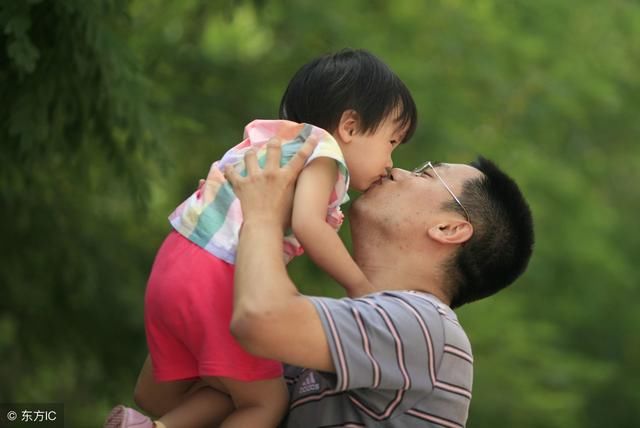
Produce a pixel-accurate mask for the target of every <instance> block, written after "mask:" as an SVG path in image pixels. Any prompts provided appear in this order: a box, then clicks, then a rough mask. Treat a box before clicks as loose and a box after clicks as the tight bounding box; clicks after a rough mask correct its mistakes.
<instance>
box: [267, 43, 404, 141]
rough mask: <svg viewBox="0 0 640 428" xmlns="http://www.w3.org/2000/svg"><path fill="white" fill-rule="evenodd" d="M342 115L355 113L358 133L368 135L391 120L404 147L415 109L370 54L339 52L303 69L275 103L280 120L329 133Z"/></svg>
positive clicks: (397, 80) (390, 74) (388, 71)
mask: <svg viewBox="0 0 640 428" xmlns="http://www.w3.org/2000/svg"><path fill="white" fill-rule="evenodd" d="M346 110H355V111H356V112H357V113H358V115H359V119H360V125H361V126H360V130H359V131H360V132H363V133H373V132H375V131H376V129H377V128H378V126H379V125H380V124H381V123H382V122H383V121H384V119H386V118H387V117H389V115H390V114H393V115H394V116H395V117H394V119H396V123H397V124H398V127H399V128H400V129H404V128H406V134H405V137H404V139H403V142H404V141H408V140H409V139H410V138H411V136H412V135H413V133H414V131H415V129H416V122H417V110H416V105H415V102H414V100H413V97H412V96H411V93H410V92H409V90H408V89H407V87H406V86H405V84H404V83H402V81H401V80H400V78H399V77H398V76H396V74H395V73H394V72H393V71H391V69H390V68H389V67H388V66H387V65H386V64H385V63H383V62H382V61H380V60H379V59H378V58H376V57H375V56H374V55H373V54H371V53H369V52H367V51H365V50H361V49H343V50H341V51H339V52H336V53H333V54H328V55H325V56H321V57H319V58H316V59H314V60H312V61H311V62H309V63H307V64H305V65H303V66H302V67H301V68H300V69H299V70H298V71H297V72H296V74H295V75H294V76H293V77H292V78H291V81H290V82H289V86H288V87H287V89H286V90H285V92H284V95H283V96H282V101H281V102H280V112H279V115H280V119H287V120H292V121H294V122H304V123H309V124H311V125H315V126H319V127H320V128H324V129H325V130H327V131H329V132H331V133H333V132H335V130H336V129H337V127H338V125H339V123H340V118H341V117H342V114H343V113H344V112H345V111H346Z"/></svg>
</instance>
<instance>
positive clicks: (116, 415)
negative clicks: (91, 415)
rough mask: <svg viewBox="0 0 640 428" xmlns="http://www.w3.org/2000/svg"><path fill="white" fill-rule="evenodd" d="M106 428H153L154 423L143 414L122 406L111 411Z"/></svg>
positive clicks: (105, 424)
mask: <svg viewBox="0 0 640 428" xmlns="http://www.w3.org/2000/svg"><path fill="white" fill-rule="evenodd" d="M104 428H153V422H152V421H151V419H149V418H148V417H146V416H145V415H143V414H142V413H140V412H138V411H136V410H133V409H130V408H129V407H125V406H122V405H120V406H116V407H114V408H113V410H111V413H109V416H107V420H106V421H105V422H104Z"/></svg>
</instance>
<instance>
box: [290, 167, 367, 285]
mask: <svg viewBox="0 0 640 428" xmlns="http://www.w3.org/2000/svg"><path fill="white" fill-rule="evenodd" d="M337 177H338V166H337V164H336V161H335V160H333V159H330V158H325V157H321V158H317V159H315V160H313V161H312V162H311V163H310V164H309V165H308V166H307V167H306V168H305V169H303V170H302V172H301V173H300V176H299V177H298V181H297V183H296V190H295V195H294V199H293V213H292V216H291V227H292V229H293V233H294V234H295V235H296V238H297V239H298V241H300V243H301V244H302V247H303V248H304V250H305V252H306V253H307V254H309V257H311V259H312V260H313V261H314V262H315V263H316V264H317V265H318V266H319V267H320V268H322V269H323V270H324V271H325V272H327V273H328V274H329V275H331V277H333V279H335V280H336V281H338V283H340V284H341V285H342V286H343V287H344V288H345V289H346V290H347V294H349V295H351V294H352V293H354V292H356V293H357V292H362V291H366V290H371V289H372V287H371V286H370V285H369V281H368V280H367V278H366V277H365V275H364V273H362V271H361V270H360V268H359V267H358V265H356V263H355V262H354V261H353V259H352V258H351V255H350V254H349V252H348V251H347V249H346V248H345V246H344V244H343V243H342V241H341V240H340V237H339V236H338V234H337V233H336V231H335V230H334V229H333V228H332V227H331V226H330V225H329V224H328V223H327V222H326V217H327V206H328V205H329V198H330V196H331V192H332V191H333V187H334V185H335V182H336V178H337Z"/></svg>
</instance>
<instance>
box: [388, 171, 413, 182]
mask: <svg viewBox="0 0 640 428" xmlns="http://www.w3.org/2000/svg"><path fill="white" fill-rule="evenodd" d="M409 175H411V173H410V172H409V171H407V170H406V169H401V168H391V169H390V170H389V178H390V179H392V180H403V179H405V178H406V177H407V176H409Z"/></svg>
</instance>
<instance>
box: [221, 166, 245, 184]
mask: <svg viewBox="0 0 640 428" xmlns="http://www.w3.org/2000/svg"><path fill="white" fill-rule="evenodd" d="M224 177H225V178H226V179H227V180H228V181H229V183H231V187H234V188H235V187H236V183H237V182H238V180H241V179H242V176H241V175H240V174H238V171H236V170H235V168H234V167H233V166H231V165H227V166H225V167H224Z"/></svg>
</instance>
